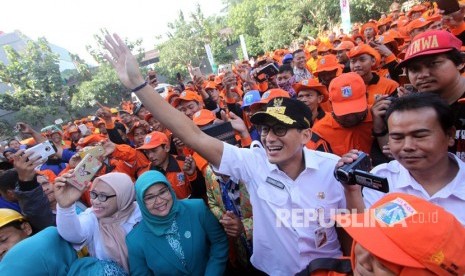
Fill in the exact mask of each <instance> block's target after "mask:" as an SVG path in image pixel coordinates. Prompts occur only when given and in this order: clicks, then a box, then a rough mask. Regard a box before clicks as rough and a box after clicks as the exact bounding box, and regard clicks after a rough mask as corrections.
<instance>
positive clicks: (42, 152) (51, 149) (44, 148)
mask: <svg viewBox="0 0 465 276" xmlns="http://www.w3.org/2000/svg"><path fill="white" fill-rule="evenodd" d="M30 152H32V155H31V156H30V157H31V158H33V157H37V156H39V157H40V159H42V160H44V161H45V160H46V159H47V158H48V157H49V156H50V155H53V154H55V153H56V152H57V149H56V147H55V145H54V144H53V143H51V142H50V141H45V142H43V143H40V144H37V145H35V146H33V147H32V148H29V149H27V150H26V151H25V153H30Z"/></svg>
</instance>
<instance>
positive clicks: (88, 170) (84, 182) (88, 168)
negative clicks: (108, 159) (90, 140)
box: [66, 154, 102, 191]
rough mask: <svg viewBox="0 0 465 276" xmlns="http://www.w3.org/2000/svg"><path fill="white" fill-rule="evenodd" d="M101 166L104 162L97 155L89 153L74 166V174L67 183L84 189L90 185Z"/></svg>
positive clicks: (80, 189) (81, 189)
mask: <svg viewBox="0 0 465 276" xmlns="http://www.w3.org/2000/svg"><path fill="white" fill-rule="evenodd" d="M101 167H102V162H100V161H99V160H98V159H97V158H96V157H94V156H92V155H90V154H87V155H86V156H85V157H84V158H83V159H82V160H81V162H79V164H77V166H76V168H74V172H73V174H72V176H71V177H70V178H68V179H67V180H66V183H68V184H69V185H72V186H74V187H75V188H76V189H78V190H79V191H83V190H84V189H86V188H87V187H88V186H89V184H90V183H91V182H92V179H93V178H94V176H95V175H96V174H97V172H98V171H99V170H100V168H101Z"/></svg>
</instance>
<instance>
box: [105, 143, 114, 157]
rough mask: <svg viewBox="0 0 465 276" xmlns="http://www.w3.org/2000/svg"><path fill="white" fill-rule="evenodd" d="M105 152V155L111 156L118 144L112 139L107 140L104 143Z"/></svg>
mask: <svg viewBox="0 0 465 276" xmlns="http://www.w3.org/2000/svg"><path fill="white" fill-rule="evenodd" d="M102 146H103V149H104V150H105V153H104V154H103V156H104V157H107V156H110V155H111V154H112V153H113V152H114V151H115V149H116V144H115V143H113V142H112V141H110V140H109V139H107V140H105V142H103V144H102Z"/></svg>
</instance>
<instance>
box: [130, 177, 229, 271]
mask: <svg viewBox="0 0 465 276" xmlns="http://www.w3.org/2000/svg"><path fill="white" fill-rule="evenodd" d="M136 199H137V203H138V204H139V208H140V210H141V213H142V222H141V223H139V224H138V225H137V227H135V228H134V230H133V231H131V233H129V234H128V236H127V238H126V243H127V246H128V252H129V268H130V274H131V275H223V273H224V271H225V268H226V262H227V259H228V240H227V237H226V234H225V232H224V230H223V228H222V227H221V225H220V224H219V223H218V220H217V219H216V218H215V217H214V216H213V214H212V213H211V212H210V210H209V209H208V207H207V206H206V205H205V203H204V202H203V201H202V200H200V199H186V200H177V199H176V196H175V193H174V191H173V189H172V188H171V185H170V183H169V182H168V180H167V179H166V178H165V176H164V175H163V174H161V173H160V172H158V171H148V172H145V173H144V174H142V175H141V176H140V177H139V178H138V179H137V181H136Z"/></svg>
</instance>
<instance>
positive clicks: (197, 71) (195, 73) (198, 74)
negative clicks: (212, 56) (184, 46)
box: [192, 67, 202, 78]
mask: <svg viewBox="0 0 465 276" xmlns="http://www.w3.org/2000/svg"><path fill="white" fill-rule="evenodd" d="M192 75H193V76H194V77H197V78H201V77H202V71H200V67H194V68H192Z"/></svg>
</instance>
